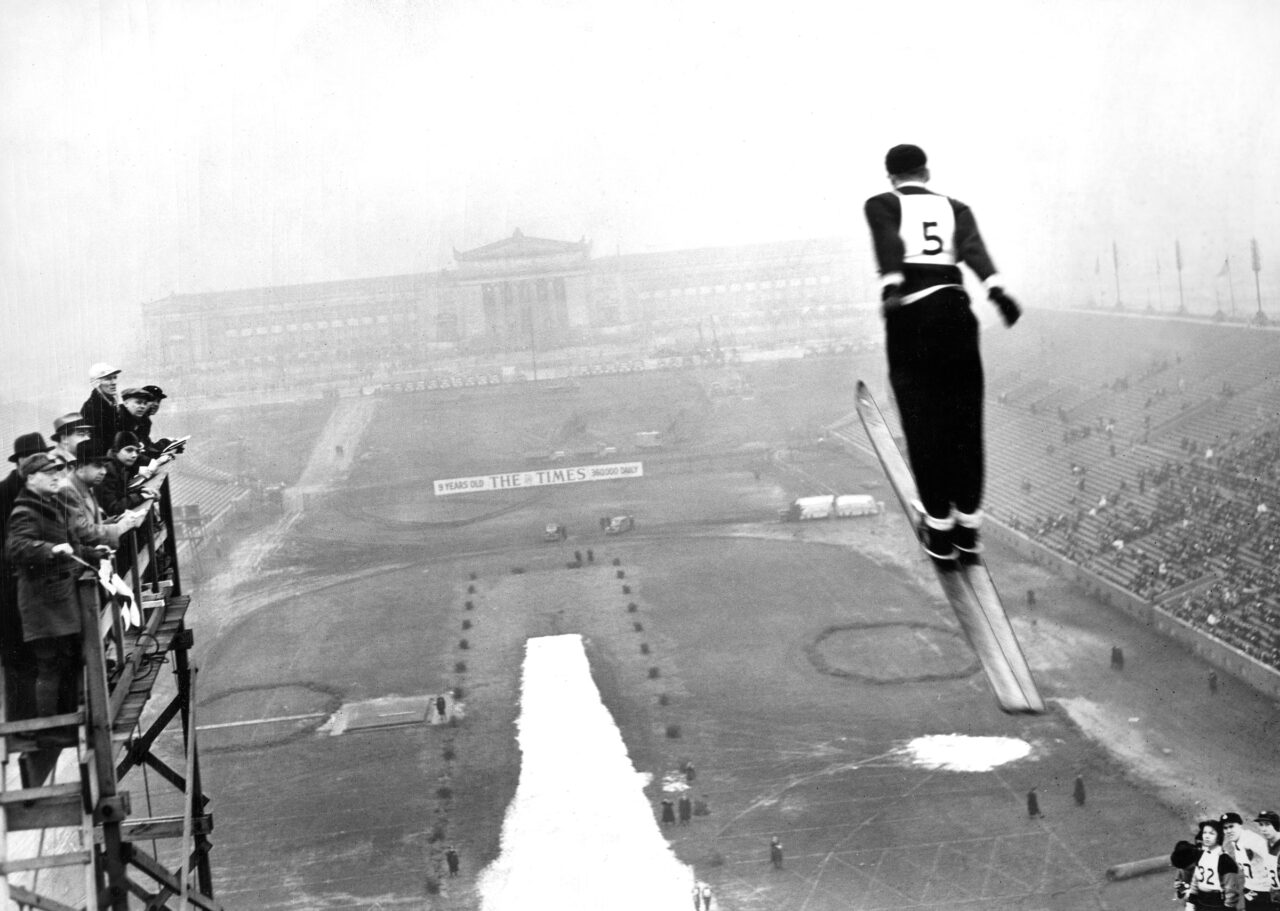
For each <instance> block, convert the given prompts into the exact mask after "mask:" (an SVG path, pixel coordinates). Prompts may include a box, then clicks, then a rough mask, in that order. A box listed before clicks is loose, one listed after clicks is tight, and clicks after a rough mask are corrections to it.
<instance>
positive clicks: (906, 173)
mask: <svg viewBox="0 0 1280 911" xmlns="http://www.w3.org/2000/svg"><path fill="white" fill-rule="evenodd" d="M927 165H928V159H927V157H926V156H925V153H924V151H923V150H922V149H921V148H920V147H919V146H914V145H897V146H894V147H893V148H892V149H890V150H889V153H888V155H886V156H885V169H886V170H887V171H888V174H889V181H890V183H891V184H892V185H893V189H892V190H891V191H889V192H887V193H881V194H879V195H877V196H873V197H871V198H870V199H868V200H867V201H866V204H865V205H864V207H863V211H864V214H865V215H866V219H867V224H868V226H869V227H870V229H871V240H872V245H873V247H874V249H875V256H876V261H877V264H878V265H879V272H880V297H881V313H882V315H883V316H884V321H885V347H886V354H887V356H888V361H889V385H890V386H891V387H892V388H893V394H894V397H895V398H896V399H897V403H898V413H899V415H900V416H901V418H902V429H903V432H904V433H905V434H906V438H907V456H908V459H909V460H910V463H911V470H912V473H913V474H914V475H915V480H916V486H917V487H918V489H919V491H920V500H921V502H920V504H919V506H920V508H921V511H922V512H923V514H924V517H923V527H922V529H921V539H922V541H923V543H924V546H925V550H926V551H927V552H928V554H929V556H931V557H932V558H933V559H934V560H938V561H950V560H954V559H956V556H957V551H959V552H960V555H964V554H976V553H978V552H979V551H980V550H981V546H980V544H979V541H978V529H979V526H980V525H981V524H982V493H983V481H984V472H985V464H984V449H983V429H982V416H983V402H982V397H983V392H984V385H983V373H982V358H981V355H980V353H979V350H978V321H977V319H976V318H975V316H974V314H973V313H972V311H971V310H970V309H969V295H968V294H967V293H966V292H965V290H964V285H963V277H962V275H961V272H960V264H961V263H964V264H965V265H967V266H968V267H969V268H970V269H972V270H973V272H974V273H975V274H976V275H977V276H978V278H979V279H980V280H981V281H982V283H983V286H984V287H985V288H986V290H987V297H988V298H989V299H990V301H991V302H992V303H993V304H995V306H996V308H997V309H998V310H999V311H1000V316H1001V317H1002V318H1003V320H1004V322H1005V325H1007V326H1012V325H1013V324H1014V323H1016V322H1017V321H1018V317H1019V316H1020V315H1021V313H1022V311H1021V309H1020V308H1019V306H1018V304H1017V303H1016V302H1015V301H1014V299H1013V298H1011V297H1010V296H1009V295H1008V294H1006V293H1005V291H1004V282H1003V281H1002V280H1001V278H1000V276H999V274H998V273H997V272H996V267H995V264H994V263H993V262H992V261H991V257H990V256H989V255H988V253H987V249H986V245H985V244H984V243H983V240H982V235H981V234H979V233H978V223H977V221H976V220H975V219H974V216H973V212H972V211H970V209H969V207H968V206H966V205H965V204H964V203H962V202H960V201H959V200H956V199H952V198H950V197H948V196H943V195H941V194H938V193H934V192H933V191H932V190H930V189H928V187H926V186H925V184H926V183H928V181H929V177H930V175H929V168H928V166H927Z"/></svg>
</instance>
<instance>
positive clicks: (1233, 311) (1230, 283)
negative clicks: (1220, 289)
mask: <svg viewBox="0 0 1280 911" xmlns="http://www.w3.org/2000/svg"><path fill="white" fill-rule="evenodd" d="M1227 290H1228V291H1230V292H1231V315H1232V316H1235V315H1236V283H1235V282H1233V281H1232V280H1231V257H1230V256H1228V257H1227Z"/></svg>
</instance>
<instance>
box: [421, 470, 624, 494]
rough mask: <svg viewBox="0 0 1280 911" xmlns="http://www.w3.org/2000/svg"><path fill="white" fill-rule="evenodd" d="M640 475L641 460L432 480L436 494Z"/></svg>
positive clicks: (615, 478)
mask: <svg viewBox="0 0 1280 911" xmlns="http://www.w3.org/2000/svg"><path fill="white" fill-rule="evenodd" d="M643 476H644V463H643V462H618V463H616V464H613V465H573V466H568V467H565V468H536V469H534V470H532V471H511V472H506V473H504V474H482V475H477V476H476V477H473V478H446V479H444V480H442V481H436V482H435V490H436V496H437V497H447V496H449V495H450V494H455V493H486V492H488V491H491V490H518V489H519V488H522V487H546V486H547V485H550V484H580V483H582V482H584V481H617V480H619V479H621V478H639V477H643Z"/></svg>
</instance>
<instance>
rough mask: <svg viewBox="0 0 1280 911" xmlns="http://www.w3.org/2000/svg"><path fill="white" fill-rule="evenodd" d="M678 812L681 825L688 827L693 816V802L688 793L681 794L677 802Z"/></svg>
mask: <svg viewBox="0 0 1280 911" xmlns="http://www.w3.org/2000/svg"><path fill="white" fill-rule="evenodd" d="M676 812H677V813H678V814H679V816H680V825H682V826H687V825H688V824H689V819H690V818H691V817H692V816H693V800H692V799H691V798H690V797H689V795H688V794H687V793H685V794H681V795H680V797H679V798H678V799H677V800H676Z"/></svg>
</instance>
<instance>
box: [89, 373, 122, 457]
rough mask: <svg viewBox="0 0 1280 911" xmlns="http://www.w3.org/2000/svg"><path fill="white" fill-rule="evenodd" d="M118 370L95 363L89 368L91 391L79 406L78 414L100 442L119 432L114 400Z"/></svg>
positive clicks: (112, 437)
mask: <svg viewBox="0 0 1280 911" xmlns="http://www.w3.org/2000/svg"><path fill="white" fill-rule="evenodd" d="M119 379H120V370H119V368H117V367H113V366H111V365H110V364H107V363H97V364H94V365H93V366H92V367H90V368H89V381H90V382H92V383H93V384H94V386H93V391H92V392H90V393H89V397H88V398H87V399H85V401H84V404H83V405H81V406H80V414H82V415H83V416H84V419H85V420H86V421H88V422H89V424H90V425H92V427H93V434H94V436H96V437H97V438H98V439H100V440H107V441H110V440H113V439H115V436H116V434H117V433H119V431H120V420H119V414H120V412H119V410H118V406H119V404H120V403H119V402H118V401H117V400H116V384H117V381H118V380H119Z"/></svg>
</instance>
